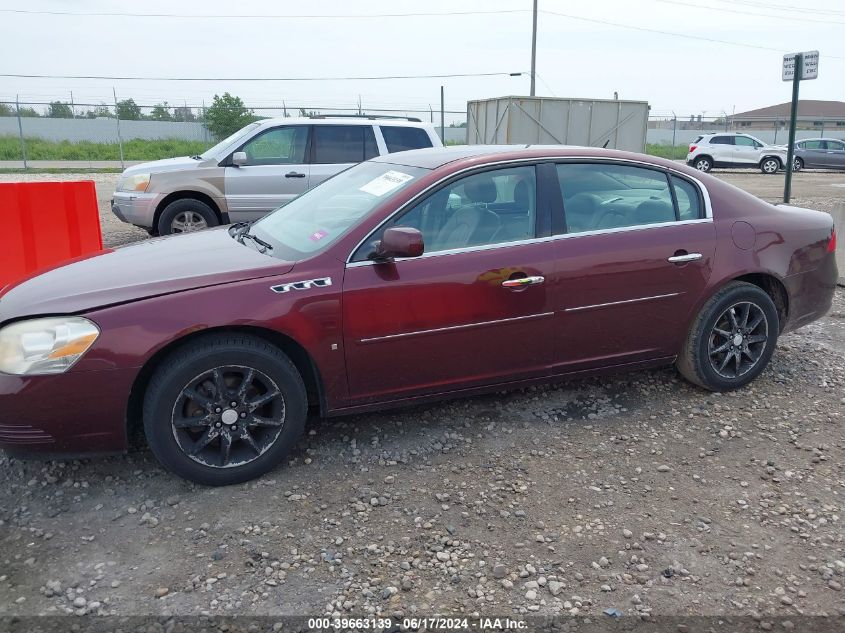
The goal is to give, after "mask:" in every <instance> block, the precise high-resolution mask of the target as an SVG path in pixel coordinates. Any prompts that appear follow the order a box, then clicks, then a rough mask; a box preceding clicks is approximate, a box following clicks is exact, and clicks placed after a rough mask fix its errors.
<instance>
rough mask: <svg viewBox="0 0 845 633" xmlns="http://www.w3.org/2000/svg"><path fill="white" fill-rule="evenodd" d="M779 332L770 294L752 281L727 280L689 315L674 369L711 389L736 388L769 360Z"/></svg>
mask: <svg viewBox="0 0 845 633" xmlns="http://www.w3.org/2000/svg"><path fill="white" fill-rule="evenodd" d="M778 332H780V322H779V319H778V312H777V309H776V308H775V304H774V302H773V301H772V299H771V297H769V295H768V294H766V293H765V292H764V291H763V290H762V289H761V288H759V287H758V286H755V285H753V284H749V283H744V282H732V283H730V284H728V285H727V286H725V287H724V288H722V289H721V290H720V291H719V292H717V293H716V294H715V295H714V296H713V297H711V298H710V300H709V301H708V302H707V303H706V304H704V307H703V308H702V309H701V312H699V314H698V316H697V317H696V319H695V321H693V324H692V327H691V328H690V331H689V334H688V335H687V340H686V342H685V344H684V348H683V350H682V351H681V354H680V356H679V357H678V361H677V366H678V370H679V371H680V372H681V375H683V376H684V378H686V379H687V380H689V381H690V382H692V383H694V384H696V385H699V386H701V387H704V388H705V389H709V390H710V391H730V390H731V389H737V388H739V387H742V386H743V385H746V384H748V383H749V382H751V381H752V380H754V379H755V378H756V377H757V376H758V375H759V374H760V372H762V371H763V369H765V367H766V365H768V363H769V360H770V359H771V357H772V354H773V353H774V350H775V346H776V345H777V338H778Z"/></svg>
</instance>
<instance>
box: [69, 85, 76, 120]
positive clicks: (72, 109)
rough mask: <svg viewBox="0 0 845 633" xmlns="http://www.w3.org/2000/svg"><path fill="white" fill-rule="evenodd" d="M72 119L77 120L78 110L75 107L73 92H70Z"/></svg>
mask: <svg viewBox="0 0 845 633" xmlns="http://www.w3.org/2000/svg"><path fill="white" fill-rule="evenodd" d="M70 118H71V119H75V118H76V109H75V108H74V107H73V90H71V91H70Z"/></svg>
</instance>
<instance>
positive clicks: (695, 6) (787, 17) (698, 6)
mask: <svg viewBox="0 0 845 633" xmlns="http://www.w3.org/2000/svg"><path fill="white" fill-rule="evenodd" d="M657 1H658V2H662V3H664V4H675V5H678V6H683V7H692V8H693V9H702V10H704V11H721V12H722V13H734V14H737V15H752V16H755V17H761V18H774V19H776V20H788V21H790V22H812V23H814V24H845V22H840V21H837V20H828V19H824V20H814V19H813V18H802V17H798V16H794V15H775V14H773V13H758V12H756V11H742V10H740V9H728V8H723V7H714V6H710V5H703V4H693V3H692V2H679V1H678V0H657Z"/></svg>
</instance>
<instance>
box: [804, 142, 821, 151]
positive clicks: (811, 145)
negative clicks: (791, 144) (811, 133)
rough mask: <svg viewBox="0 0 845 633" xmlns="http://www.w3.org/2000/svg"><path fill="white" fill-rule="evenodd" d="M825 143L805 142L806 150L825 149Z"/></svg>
mask: <svg viewBox="0 0 845 633" xmlns="http://www.w3.org/2000/svg"><path fill="white" fill-rule="evenodd" d="M824 148H825V145H824V141H804V149H824Z"/></svg>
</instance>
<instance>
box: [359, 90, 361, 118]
mask: <svg viewBox="0 0 845 633" xmlns="http://www.w3.org/2000/svg"><path fill="white" fill-rule="evenodd" d="M358 116H361V95H358Z"/></svg>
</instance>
